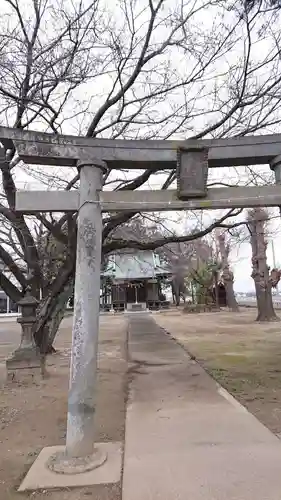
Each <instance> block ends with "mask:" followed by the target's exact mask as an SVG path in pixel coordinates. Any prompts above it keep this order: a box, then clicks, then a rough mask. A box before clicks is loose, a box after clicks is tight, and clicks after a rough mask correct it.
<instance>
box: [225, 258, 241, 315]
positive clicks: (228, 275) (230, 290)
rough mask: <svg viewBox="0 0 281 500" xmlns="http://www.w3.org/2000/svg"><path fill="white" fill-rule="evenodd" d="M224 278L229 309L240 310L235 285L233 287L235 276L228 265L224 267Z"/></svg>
mask: <svg viewBox="0 0 281 500" xmlns="http://www.w3.org/2000/svg"><path fill="white" fill-rule="evenodd" d="M222 279H223V283H224V286H225V293H226V303H227V307H229V309H230V310H231V311H232V312H239V306H238V303H237V300H236V297H235V293H234V287H233V284H234V276H233V272H232V271H230V269H229V268H228V267H225V268H224V270H223V273H222Z"/></svg>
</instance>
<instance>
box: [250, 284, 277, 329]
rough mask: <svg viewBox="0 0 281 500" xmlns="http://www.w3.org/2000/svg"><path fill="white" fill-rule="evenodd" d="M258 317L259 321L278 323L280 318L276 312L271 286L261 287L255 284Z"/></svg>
mask: <svg viewBox="0 0 281 500" xmlns="http://www.w3.org/2000/svg"><path fill="white" fill-rule="evenodd" d="M255 288H256V296H257V307H258V316H257V321H277V320H278V317H277V316H276V313H275V311H274V307H273V301H272V293H271V286H267V287H266V286H261V285H260V283H259V282H255Z"/></svg>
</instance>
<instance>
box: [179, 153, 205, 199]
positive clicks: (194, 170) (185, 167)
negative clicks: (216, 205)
mask: <svg viewBox="0 0 281 500" xmlns="http://www.w3.org/2000/svg"><path fill="white" fill-rule="evenodd" d="M177 170H178V171H177V184H178V197H179V198H183V199H184V198H194V197H195V198H196V197H204V196H206V194H207V177H208V149H207V148H192V149H180V150H179V151H178V168H177Z"/></svg>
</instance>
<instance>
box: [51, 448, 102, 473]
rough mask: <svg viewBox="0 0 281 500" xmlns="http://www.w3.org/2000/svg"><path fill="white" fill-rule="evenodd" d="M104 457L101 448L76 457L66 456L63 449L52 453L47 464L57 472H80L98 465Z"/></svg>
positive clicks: (87, 470)
mask: <svg viewBox="0 0 281 500" xmlns="http://www.w3.org/2000/svg"><path fill="white" fill-rule="evenodd" d="M106 459H107V453H106V452H105V451H104V450H102V449H101V448H95V451H94V453H93V454H92V455H90V456H88V457H77V458H73V457H68V456H67V455H66V453H65V451H63V452H58V453H56V454H54V455H52V456H51V457H50V458H49V460H48V462H47V466H48V467H49V469H50V470H51V471H53V472H57V473H58V474H81V473H83V472H89V471H91V470H93V469H96V468H97V467H100V466H101V465H103V464H104V462H105V461H106Z"/></svg>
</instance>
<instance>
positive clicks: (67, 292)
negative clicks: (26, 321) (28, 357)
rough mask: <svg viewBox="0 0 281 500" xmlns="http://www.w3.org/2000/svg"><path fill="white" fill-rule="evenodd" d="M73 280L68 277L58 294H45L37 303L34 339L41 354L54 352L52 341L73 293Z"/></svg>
mask: <svg viewBox="0 0 281 500" xmlns="http://www.w3.org/2000/svg"><path fill="white" fill-rule="evenodd" d="M73 281H74V280H73V278H72V277H70V278H69V280H68V281H67V283H66V285H65V286H64V288H63V289H62V290H61V291H60V292H59V293H58V294H53V295H52V296H47V297H46V298H45V299H43V301H42V302H41V304H40V305H39V309H38V321H37V323H36V325H35V331H34V339H35V342H36V344H37V346H38V347H39V348H40V352H41V354H50V353H52V352H54V348H53V343H54V340H55V337H56V335H57V332H58V329H59V326H60V323H61V321H62V319H63V317H64V314H65V310H66V306H67V302H68V300H69V298H70V297H71V295H72V293H73Z"/></svg>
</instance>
